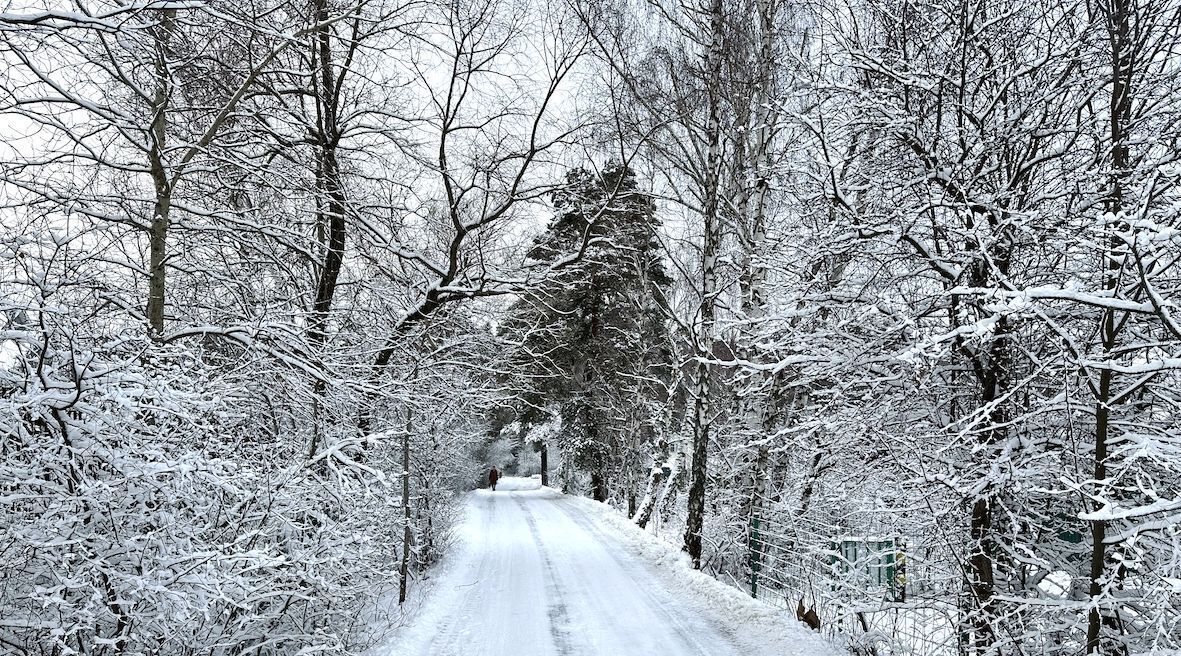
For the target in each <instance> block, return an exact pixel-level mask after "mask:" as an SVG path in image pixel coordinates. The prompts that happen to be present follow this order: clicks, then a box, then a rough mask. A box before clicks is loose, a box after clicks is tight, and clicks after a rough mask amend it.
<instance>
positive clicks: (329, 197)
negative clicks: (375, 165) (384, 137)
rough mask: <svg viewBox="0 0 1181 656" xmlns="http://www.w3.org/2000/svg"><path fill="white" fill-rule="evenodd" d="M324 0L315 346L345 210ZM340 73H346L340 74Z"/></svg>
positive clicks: (331, 289)
mask: <svg viewBox="0 0 1181 656" xmlns="http://www.w3.org/2000/svg"><path fill="white" fill-rule="evenodd" d="M328 18H329V15H328V3H327V0H316V21H317V22H318V23H319V27H318V28H317V29H316V32H315V37H316V57H315V60H316V61H317V62H318V64H319V70H318V71H314V72H313V75H312V79H313V86H314V87H315V92H316V93H315V97H316V111H317V117H316V118H317V124H316V131H315V134H314V135H313V138H314V139H315V142H316V148H317V151H318V152H317V154H318V157H319V160H318V161H317V163H316V191H317V198H316V229H317V231H318V233H319V236H320V237H321V246H323V247H324V261H323V264H322V265H321V267H320V275H319V279H318V280H317V281H316V296H315V299H314V300H313V301H312V316H311V321H310V322H309V327H308V339H309V341H310V342H311V343H312V344H313V345H317V346H318V345H321V344H323V343H324V340H325V339H326V337H327V323H328V313H329V312H330V311H331V310H332V298H333V296H334V295H335V293H336V283H337V280H338V279H339V277H340V269H341V266H342V264H343V263H344V247H345V231H346V226H345V210H346V200H345V195H344V187H343V184H342V180H341V174H340V163H339V160H338V159H337V148H338V146H339V143H340V125H339V122H338V113H339V112H338V108H337V105H338V97H339V94H338V93H337V88H338V85H337V84H335V83H334V79H333V77H334V76H333V74H332V28H331V27H330V26H329V25H328V24H327V23H328ZM341 74H342V75H343V74H344V73H341ZM326 392H327V385H326V384H325V383H324V381H323V380H317V381H316V382H315V386H314V389H313V393H314V400H313V404H314V405H315V406H316V408H317V409H319V408H320V407H321V399H323V397H324V395H325V393H326ZM320 440H321V435H320V429H319V427H315V428H314V429H313V432H312V440H311V443H310V444H308V458H309V459H311V458H314V457H315V455H316V452H317V451H319V448H320Z"/></svg>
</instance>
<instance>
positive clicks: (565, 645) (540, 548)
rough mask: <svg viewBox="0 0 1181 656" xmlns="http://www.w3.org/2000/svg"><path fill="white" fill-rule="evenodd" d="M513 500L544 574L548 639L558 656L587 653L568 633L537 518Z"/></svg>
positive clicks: (567, 617)
mask: <svg viewBox="0 0 1181 656" xmlns="http://www.w3.org/2000/svg"><path fill="white" fill-rule="evenodd" d="M513 499H514V500H515V501H516V502H517V505H518V506H520V508H521V512H522V514H524V515H525V524H526V525H527V526H528V527H529V533H530V535H532V536H533V542H534V543H535V544H536V545H537V552H538V554H539V555H540V556H541V568H542V571H543V572H544V573H545V598H546V599H545V603H546V617H547V618H548V619H549V625H550V637H551V638H552V640H553V642H554V649H555V650H557V653H558V656H574V655H575V654H581V653H589V652H584V651H583V650H581V649H576V645H575V643H574V640H573V636H572V635H571V632H570V610H569V608H568V607H567V605H566V602H565V599H566V596H567V595H566V594H565V591H564V590H562V588H561V587H560V586H559V585H558V581H559V580H560V579H559V577H558V570H557V568H555V567H554V563H553V559H552V558H551V557H550V555H549V553H548V551H547V549H546V547H545V542H544V541H543V540H542V539H541V532H540V531H539V530H538V528H537V518H535V517H534V516H533V512H532V511H531V510H530V509H529V508H528V507H527V506H526V504H525V502H524V500H523V499H522V498H521V497H520V496H517V495H513Z"/></svg>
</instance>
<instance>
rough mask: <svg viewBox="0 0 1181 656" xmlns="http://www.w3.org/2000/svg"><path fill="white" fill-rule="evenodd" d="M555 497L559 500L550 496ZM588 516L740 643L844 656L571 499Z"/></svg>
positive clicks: (670, 548)
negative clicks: (716, 619) (739, 638)
mask: <svg viewBox="0 0 1181 656" xmlns="http://www.w3.org/2000/svg"><path fill="white" fill-rule="evenodd" d="M552 491H553V493H554V494H559V495H560V494H561V492H560V491H558V490H552ZM570 499H571V501H572V502H574V503H576V504H578V506H579V508H580V509H581V510H583V511H585V512H586V514H587V516H589V517H593V518H595V519H596V520H597V521H598V522H599V523H600V525H601V526H603V527H604V528H605V529H606V530H608V531H610V532H611V533H612V534H614V535H616V536H618V538H619V541H620V542H621V543H622V544H623V545H624V546H625V547H626V548H628V549H629V550H631V551H633V552H635V553H636V554H638V555H639V556H640V557H642V558H644V559H645V560H647V561H649V562H651V563H652V564H653V565H654V566H655V568H656V570H657V572H658V573H659V574H660V575H661V579H662V580H664V582H665V583H666V584H667V585H668V586H669V588H670V589H671V590H674V591H675V592H677V593H678V594H679V595H680V596H681V597H682V598H683V599H685V600H687V601H689V602H690V603H694V604H697V605H700V606H703V607H705V608H707V609H709V611H711V612H712V613H713V614H714V615H715V616H717V617H719V618H720V619H723V620H724V621H726V623H727V624H728V625H729V627H730V628H732V629H734V631H735V633H736V634H738V635H740V636H742V637H743V638H744V642H750V643H753V644H764V645H769V644H790V645H792V646H793V647H795V648H796V649H797V651H796V652H795V653H799V654H808V655H809V656H844V655H845V654H847V652H845V651H844V650H843V649H841V648H840V647H838V646H836V645H834V644H832V643H831V642H829V641H828V640H827V639H825V638H824V637H822V636H821V635H820V634H819V633H817V632H815V631H813V630H811V629H810V628H808V626H806V625H805V624H803V623H802V622H800V621H799V620H798V619H796V616H795V614H794V613H791V612H788V611H785V610H783V609H780V608H776V607H774V606H770V605H768V604H765V603H763V602H761V601H759V600H757V599H754V598H752V597H748V596H746V595H745V594H743V593H742V592H741V591H740V590H737V589H735V588H733V587H731V586H729V585H727V584H725V583H723V582H721V581H719V580H717V579H715V578H713V577H712V576H709V575H708V574H705V573H703V572H700V571H698V570H695V569H693V565H692V562H691V561H690V560H689V557H688V555H686V554H685V553H684V552H682V551H681V550H680V549H678V548H677V547H675V546H674V545H671V544H669V543H667V542H665V541H663V540H661V539H659V538H656V537H653V536H652V535H651V534H649V533H646V532H645V531H643V530H642V529H640V528H639V527H638V526H636V525H635V524H633V523H632V522H631V521H630V520H629V519H627V518H626V517H625V516H623V515H622V514H620V513H619V512H617V511H616V510H615V509H613V508H611V507H610V506H608V505H606V504H603V503H599V502H597V501H592V500H591V499H587V498H585V497H570Z"/></svg>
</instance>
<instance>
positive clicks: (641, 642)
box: [377, 478, 830, 656]
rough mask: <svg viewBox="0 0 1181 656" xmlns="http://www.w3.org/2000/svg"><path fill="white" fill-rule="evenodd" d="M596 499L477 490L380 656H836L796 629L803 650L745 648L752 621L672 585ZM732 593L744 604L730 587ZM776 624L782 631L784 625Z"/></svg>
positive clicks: (797, 646) (522, 482)
mask: <svg viewBox="0 0 1181 656" xmlns="http://www.w3.org/2000/svg"><path fill="white" fill-rule="evenodd" d="M587 503H590V502H587V501H586V500H582V499H574V498H571V497H566V496H563V495H561V494H559V493H557V492H555V491H553V490H548V489H538V487H537V483H536V481H533V480H529V479H513V478H506V479H503V480H502V482H501V484H500V485H499V486H498V490H497V491H496V492H495V493H493V492H490V491H487V490H480V491H478V492H475V493H473V495H472V496H471V498H470V503H469V510H468V515H467V518H466V523H465V525H464V527H463V530H462V536H461V544H460V546H459V548H458V553H457V554H455V558H454V560H453V562H452V563H450V566H449V567H447V568H445V571H444V573H443V574H442V576H441V578H440V579H439V580H438V581H437V582H436V585H435V587H434V590H433V592H432V593H431V594H430V599H429V601H428V603H427V604H426V606H425V607H424V608H422V609H421V610H420V612H419V613H417V617H416V619H415V621H414V622H413V625H412V626H411V627H409V628H408V629H407V630H406V631H404V632H403V634H402V635H400V636H398V637H397V638H396V639H395V640H394V641H393V642H392V643H391V644H389V645H388V646H386V647H385V648H384V649H383V650H380V651H378V652H377V653H378V654H382V655H386V654H388V655H389V656H394V655H395V654H396V655H398V656H402V655H407V656H411V655H415V656H428V655H430V656H434V655H442V656H451V655H459V654H463V655H465V656H468V655H470V656H481V655H492V654H497V655H504V654H524V655H528V656H575V655H577V656H590V655H599V654H603V655H610V656H628V655H632V654H634V655H636V656H639V655H641V654H643V655H645V656H647V655H651V654H669V655H673V654H675V655H682V654H683V655H690V654H703V655H704V654H708V655H709V656H731V655H734V656H737V655H738V654H743V655H744V656H754V655H757V654H798V655H800V656H805V655H806V656H811V655H812V654H822V653H823V654H827V653H830V650H829V649H825V648H824V647H826V645H823V644H822V643H819V641H818V640H817V639H815V638H814V637H813V635H812V634H809V633H807V632H805V631H804V630H803V629H800V628H799V627H798V625H796V626H792V627H789V630H788V632H787V633H788V634H789V636H790V635H791V634H799V635H798V637H800V638H803V640H802V642H799V641H796V640H792V644H790V645H789V644H787V643H786V642H784V643H782V644H777V645H773V644H767V643H766V640H767V637H766V636H765V635H764V636H762V637H761V639H760V640H759V641H758V642H753V643H752V642H747V640H748V639H749V632H746V631H743V630H742V629H743V628H745V627H743V626H742V624H743V622H742V619H741V618H739V619H738V620H737V621H736V620H735V619H734V618H733V617H729V618H727V617H725V615H726V613H725V612H723V611H727V610H730V611H732V610H733V608H732V606H733V604H731V605H730V607H727V605H726V604H725V603H722V604H708V601H709V599H708V597H709V595H706V598H704V599H703V598H702V597H701V596H700V595H694V594H692V591H687V590H686V589H685V588H684V587H679V588H678V586H676V585H673V584H670V581H669V575H668V573H667V572H663V571H660V569H659V568H658V567H657V566H656V565H654V564H653V563H652V562H650V561H649V560H648V559H647V558H644V557H642V556H641V555H640V554H639V553H638V552H637V550H636V549H635V548H634V546H635V545H629V544H628V542H629V540H628V538H627V537H626V536H623V535H622V534H621V532H620V531H619V530H615V529H616V527H612V526H609V525H607V524H605V523H604V522H603V521H601V518H598V517H595V516H594V514H593V512H592V509H591V508H589V507H588V506H587V505H586V504H587ZM632 538H633V539H634V536H632ZM686 574H693V575H694V576H700V575H698V574H697V573H690V572H686ZM701 578H705V577H701ZM709 583H716V582H714V581H709ZM719 585H720V584H719ZM714 592H716V591H714ZM731 592H733V593H734V594H736V595H739V596H740V593H737V592H736V591H730V590H728V589H725V590H724V593H725V594H730V593H731ZM694 596H696V597H697V598H696V599H686V597H694ZM715 596H716V595H715ZM703 601H705V602H706V603H702V602H703ZM744 601H746V600H744ZM707 605H708V606H714V607H713V608H708V607H707ZM730 614H731V615H733V613H730ZM778 617H780V618H781V616H778ZM790 621H791V623H792V624H796V623H795V622H794V618H791V620H790ZM778 628H779V632H778V633H779V634H782V633H783V630H782V629H783V627H778ZM818 647H819V648H820V649H818Z"/></svg>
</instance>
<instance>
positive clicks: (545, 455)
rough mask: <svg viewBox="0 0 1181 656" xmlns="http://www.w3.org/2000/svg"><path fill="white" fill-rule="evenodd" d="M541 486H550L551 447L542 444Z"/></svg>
mask: <svg viewBox="0 0 1181 656" xmlns="http://www.w3.org/2000/svg"><path fill="white" fill-rule="evenodd" d="M541 484H542V485H543V486H546V487H548V486H549V446H547V445H546V443H545V442H542V443H541Z"/></svg>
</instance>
